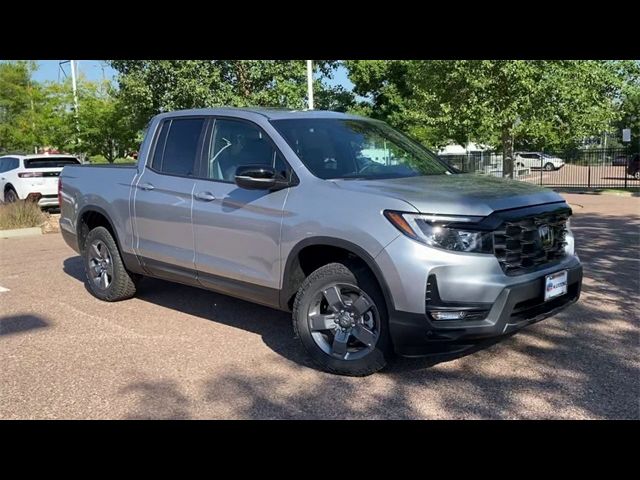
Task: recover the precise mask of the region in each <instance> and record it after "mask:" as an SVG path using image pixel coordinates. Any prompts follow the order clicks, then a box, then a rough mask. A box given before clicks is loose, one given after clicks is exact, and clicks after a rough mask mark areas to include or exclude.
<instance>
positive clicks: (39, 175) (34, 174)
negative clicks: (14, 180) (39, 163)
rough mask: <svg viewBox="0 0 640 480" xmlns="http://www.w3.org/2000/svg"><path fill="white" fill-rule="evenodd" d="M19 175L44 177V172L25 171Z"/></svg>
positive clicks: (21, 176) (23, 176)
mask: <svg viewBox="0 0 640 480" xmlns="http://www.w3.org/2000/svg"><path fill="white" fill-rule="evenodd" d="M18 176H19V177H20V178H34V177H42V176H44V175H42V172H24V173H19V174H18Z"/></svg>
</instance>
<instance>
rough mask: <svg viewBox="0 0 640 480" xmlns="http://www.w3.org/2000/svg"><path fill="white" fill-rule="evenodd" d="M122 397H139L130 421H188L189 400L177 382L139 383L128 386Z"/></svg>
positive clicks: (122, 390)
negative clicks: (181, 391)
mask: <svg viewBox="0 0 640 480" xmlns="http://www.w3.org/2000/svg"><path fill="white" fill-rule="evenodd" d="M119 393H120V394H121V395H134V396H136V397H137V409H136V410H134V411H133V412H131V413H129V415H127V417H126V418H127V419H129V420H165V419H175V420H187V419H189V418H190V416H189V398H188V397H187V396H185V395H184V394H182V393H180V384H179V383H178V382H175V381H170V380H167V381H151V380H148V381H138V382H135V383H131V384H129V385H127V386H126V387H125V388H123V389H121V390H120V392H119Z"/></svg>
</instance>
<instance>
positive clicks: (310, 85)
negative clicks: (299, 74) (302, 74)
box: [307, 60, 313, 110]
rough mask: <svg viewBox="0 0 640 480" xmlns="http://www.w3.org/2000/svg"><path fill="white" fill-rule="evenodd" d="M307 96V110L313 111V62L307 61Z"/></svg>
mask: <svg viewBox="0 0 640 480" xmlns="http://www.w3.org/2000/svg"><path fill="white" fill-rule="evenodd" d="M307 94H308V97H309V110H313V60H307Z"/></svg>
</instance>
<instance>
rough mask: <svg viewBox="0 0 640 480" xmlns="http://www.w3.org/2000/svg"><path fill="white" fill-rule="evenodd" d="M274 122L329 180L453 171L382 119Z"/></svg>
mask: <svg viewBox="0 0 640 480" xmlns="http://www.w3.org/2000/svg"><path fill="white" fill-rule="evenodd" d="M272 124H273V126H274V127H275V128H276V130H278V132H280V134H281V135H282V136H283V137H284V139H285V140H286V141H287V143H288V144H289V146H290V147H291V148H292V149H293V150H294V151H295V152H296V154H297V155H298V157H300V160H302V162H303V163H304V164H305V166H306V167H307V168H308V169H309V170H311V172H312V173H313V174H314V175H315V176H317V177H320V178H323V179H339V178H366V179H369V178H370V179H375V178H401V177H414V176H420V175H442V174H447V173H452V170H451V169H450V168H448V167H447V166H446V165H445V164H444V163H443V162H442V161H440V160H439V159H438V158H437V157H436V156H435V155H434V154H433V153H431V152H429V151H428V150H427V149H425V148H424V147H422V146H421V145H419V144H417V143H416V142H414V141H412V140H410V139H409V138H407V137H405V136H404V135H402V134H400V133H399V132H397V131H395V130H394V129H392V128H391V127H389V126H388V125H386V124H384V123H382V122H375V121H368V120H336V119H295V120H293V119H292V120H274V121H272Z"/></svg>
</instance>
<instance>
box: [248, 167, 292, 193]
mask: <svg viewBox="0 0 640 480" xmlns="http://www.w3.org/2000/svg"><path fill="white" fill-rule="evenodd" d="M235 180H236V185H238V186H239V187H240V188H246V189H247V190H278V189H281V188H287V187H288V186H289V182H288V181H287V180H286V179H285V178H283V177H282V176H281V175H280V174H279V173H278V172H277V171H276V169H275V168H273V167H271V166H267V165H243V166H241V167H238V168H237V169H236V177H235Z"/></svg>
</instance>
